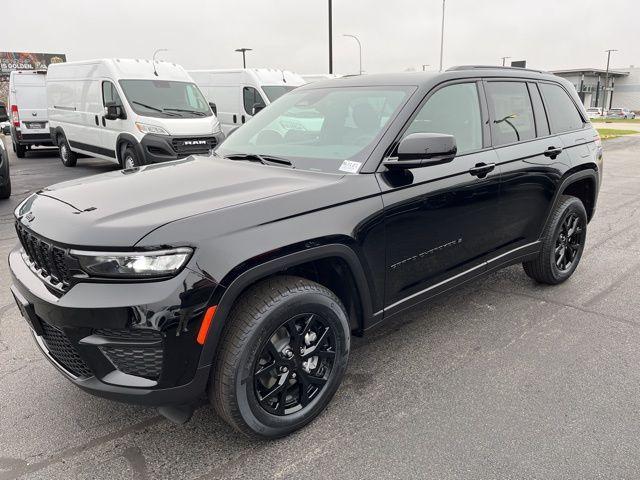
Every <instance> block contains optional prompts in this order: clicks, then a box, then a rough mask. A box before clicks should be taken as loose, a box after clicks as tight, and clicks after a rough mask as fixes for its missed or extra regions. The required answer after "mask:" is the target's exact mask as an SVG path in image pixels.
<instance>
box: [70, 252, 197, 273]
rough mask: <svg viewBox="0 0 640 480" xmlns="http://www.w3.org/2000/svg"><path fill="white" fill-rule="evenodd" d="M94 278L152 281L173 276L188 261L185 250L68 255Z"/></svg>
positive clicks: (188, 255) (77, 253) (187, 253)
mask: <svg viewBox="0 0 640 480" xmlns="http://www.w3.org/2000/svg"><path fill="white" fill-rule="evenodd" d="M69 253H70V254H71V255H72V256H73V257H75V258H77V259H78V261H79V262H80V266H81V267H82V270H84V271H85V272H86V273H87V274H89V275H90V276H94V277H111V278H154V277H167V276H171V275H175V274H176V273H178V271H180V269H181V268H182V267H184V265H185V264H186V263H187V262H188V261H189V258H190V257H191V254H192V253H193V249H191V248H188V247H180V248H174V249H171V250H156V251H150V252H85V251H83V250H71V251H70V252H69Z"/></svg>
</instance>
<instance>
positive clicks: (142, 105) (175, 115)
mask: <svg viewBox="0 0 640 480" xmlns="http://www.w3.org/2000/svg"><path fill="white" fill-rule="evenodd" d="M131 103H135V104H136V105H140V106H141V107H144V108H148V109H149V110H153V111H154V112H158V113H164V114H165V115H170V116H172V117H179V116H180V115H179V114H177V113H173V112H167V111H165V110H163V109H162V108H158V107H152V106H151V105H147V104H145V103H142V102H138V101H136V100H133V101H132V102H131Z"/></svg>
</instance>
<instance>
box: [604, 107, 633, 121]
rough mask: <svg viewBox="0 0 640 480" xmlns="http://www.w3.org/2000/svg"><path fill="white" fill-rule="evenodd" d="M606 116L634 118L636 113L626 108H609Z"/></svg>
mask: <svg viewBox="0 0 640 480" xmlns="http://www.w3.org/2000/svg"><path fill="white" fill-rule="evenodd" d="M607 118H626V119H628V120H631V119H634V118H636V114H635V112H632V111H631V110H629V109H628V108H610V109H609V110H608V111H607Z"/></svg>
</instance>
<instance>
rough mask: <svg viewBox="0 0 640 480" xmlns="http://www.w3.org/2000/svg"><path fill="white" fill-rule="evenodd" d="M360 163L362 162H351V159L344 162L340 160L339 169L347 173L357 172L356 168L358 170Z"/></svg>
mask: <svg viewBox="0 0 640 480" xmlns="http://www.w3.org/2000/svg"><path fill="white" fill-rule="evenodd" d="M361 165H362V163H360V162H352V161H351V160H345V161H344V162H342V165H340V168H339V170H340V171H341V172H347V173H358V170H360V166H361Z"/></svg>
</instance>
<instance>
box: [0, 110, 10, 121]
mask: <svg viewBox="0 0 640 480" xmlns="http://www.w3.org/2000/svg"><path fill="white" fill-rule="evenodd" d="M8 121H9V115H7V109H6V108H5V107H0V122H8Z"/></svg>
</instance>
